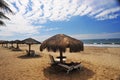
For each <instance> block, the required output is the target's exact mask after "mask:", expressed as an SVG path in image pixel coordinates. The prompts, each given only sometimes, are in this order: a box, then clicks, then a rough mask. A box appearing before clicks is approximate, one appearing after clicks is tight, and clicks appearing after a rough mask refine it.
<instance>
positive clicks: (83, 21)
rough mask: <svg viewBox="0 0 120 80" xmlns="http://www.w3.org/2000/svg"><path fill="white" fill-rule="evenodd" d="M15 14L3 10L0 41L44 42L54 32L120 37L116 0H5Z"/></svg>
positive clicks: (119, 21)
mask: <svg viewBox="0 0 120 80" xmlns="http://www.w3.org/2000/svg"><path fill="white" fill-rule="evenodd" d="M5 1H6V2H7V3H8V4H9V7H10V8H11V9H12V10H13V12H14V13H15V14H14V15H11V14H8V13H6V15H7V16H8V17H9V18H10V19H11V20H10V21H9V20H3V21H4V22H5V23H6V27H4V26H3V27H0V40H16V39H20V40H22V39H25V38H28V37H32V38H34V39H37V40H39V41H43V40H45V39H47V38H49V37H51V36H53V35H56V34H66V35H69V36H71V37H74V38H76V39H108V38H120V4H119V3H118V2H117V0H5Z"/></svg>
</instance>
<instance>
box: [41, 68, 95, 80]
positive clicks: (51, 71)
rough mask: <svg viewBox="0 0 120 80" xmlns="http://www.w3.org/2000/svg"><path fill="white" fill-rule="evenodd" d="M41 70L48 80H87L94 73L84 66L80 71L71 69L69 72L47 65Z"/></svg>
mask: <svg viewBox="0 0 120 80" xmlns="http://www.w3.org/2000/svg"><path fill="white" fill-rule="evenodd" d="M43 71H44V76H45V77H46V78H48V79H49V80H88V79H89V78H92V76H93V75H94V74H95V73H94V72H93V71H92V70H89V69H87V68H85V67H83V68H82V70H81V71H78V70H73V71H72V72H70V73H69V74H67V73H66V72H65V71H61V70H59V69H56V68H53V67H47V68H46V69H44V70H43Z"/></svg>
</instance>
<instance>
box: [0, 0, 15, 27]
mask: <svg viewBox="0 0 120 80" xmlns="http://www.w3.org/2000/svg"><path fill="white" fill-rule="evenodd" d="M4 12H10V13H12V14H13V12H12V10H11V9H10V8H9V7H8V4H7V3H6V2H5V1H4V0H0V19H8V20H10V19H9V18H8V17H7V16H6V15H5V14H4ZM1 25H5V23H4V22H3V21H2V20H0V26H1Z"/></svg>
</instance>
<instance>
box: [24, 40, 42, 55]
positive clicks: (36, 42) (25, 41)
mask: <svg viewBox="0 0 120 80" xmlns="http://www.w3.org/2000/svg"><path fill="white" fill-rule="evenodd" d="M23 42H24V43H26V44H28V45H29V53H28V55H30V50H31V45H32V44H40V42H39V41H37V40H35V39H32V38H27V39H25V40H23Z"/></svg>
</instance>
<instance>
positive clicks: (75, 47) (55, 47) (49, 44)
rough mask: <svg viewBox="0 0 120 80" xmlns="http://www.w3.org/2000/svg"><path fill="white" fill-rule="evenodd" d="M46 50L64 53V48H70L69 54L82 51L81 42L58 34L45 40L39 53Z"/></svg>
mask: <svg viewBox="0 0 120 80" xmlns="http://www.w3.org/2000/svg"><path fill="white" fill-rule="evenodd" d="M45 48H47V50H48V51H53V52H56V51H62V52H65V51H66V48H70V52H79V51H83V49H84V48H83V42H82V41H80V40H77V39H74V38H72V37H69V36H67V35H64V34H58V35H55V36H53V37H50V38H49V39H47V40H45V41H44V42H43V43H42V44H41V46H40V51H43V49H45Z"/></svg>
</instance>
